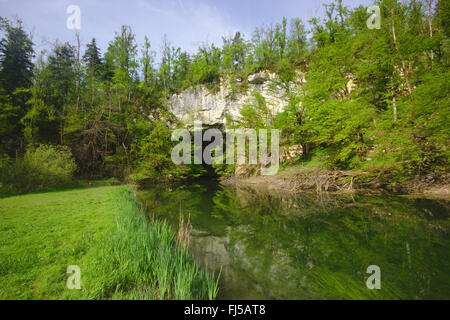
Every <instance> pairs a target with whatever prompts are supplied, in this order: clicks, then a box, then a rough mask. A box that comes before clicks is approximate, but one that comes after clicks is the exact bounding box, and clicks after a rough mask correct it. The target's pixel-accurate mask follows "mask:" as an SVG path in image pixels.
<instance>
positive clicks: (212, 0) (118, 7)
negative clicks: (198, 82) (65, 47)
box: [0, 0, 374, 53]
mask: <svg viewBox="0 0 450 320" xmlns="http://www.w3.org/2000/svg"><path fill="white" fill-rule="evenodd" d="M330 1H331V0H220V1H219V0H164V1H163V0H0V16H2V17H6V18H9V19H11V18H13V17H15V16H17V17H18V18H20V19H21V20H22V21H23V25H24V27H25V29H26V30H27V31H28V32H31V34H32V37H33V38H32V39H33V42H34V43H35V51H36V52H40V51H42V50H43V49H48V48H49V47H50V45H51V43H53V42H54V41H55V40H56V39H58V41H60V42H65V41H69V42H70V43H72V44H74V43H75V33H76V32H77V31H78V32H79V34H80V38H81V43H82V46H83V47H85V45H86V44H87V43H88V42H90V40H91V39H92V38H93V37H95V38H96V40H97V44H98V45H99V47H100V48H101V50H102V53H104V52H105V50H106V49H107V47H108V43H109V42H110V41H111V40H112V39H113V38H114V35H115V33H116V32H117V31H119V30H120V28H121V25H124V24H125V25H129V26H131V28H132V30H133V32H134V33H135V34H136V41H137V42H138V44H139V45H142V44H143V42H144V37H145V36H146V35H147V36H148V38H149V39H150V42H151V45H152V49H153V50H155V51H160V49H161V44H162V38H163V36H164V35H167V39H168V40H169V41H170V43H171V44H172V45H174V46H176V47H181V48H183V49H184V50H187V51H188V52H194V51H195V50H196V48H197V47H198V46H199V45H201V44H202V43H204V42H207V43H215V44H217V45H220V44H222V36H232V35H234V33H235V32H236V31H240V32H241V33H243V34H244V35H245V36H246V39H250V38H251V34H252V31H253V30H254V28H255V27H256V26H261V25H263V24H266V25H267V24H271V23H274V24H275V23H278V22H280V21H281V20H282V18H283V17H286V18H287V19H288V20H289V19H291V18H293V17H299V18H301V19H302V20H303V21H304V22H305V23H307V21H308V20H309V19H311V18H312V17H317V16H322V14H323V11H324V10H323V4H324V3H329V2H330ZM343 2H344V4H345V5H348V6H350V7H355V6H359V5H365V6H368V5H370V4H372V3H373V2H374V1H373V0H344V1H343ZM70 5H77V6H78V7H79V8H80V12H81V29H80V30H70V29H68V28H67V26H66V21H67V19H68V18H69V16H70V14H67V13H66V10H67V8H68V7H69V6H70Z"/></svg>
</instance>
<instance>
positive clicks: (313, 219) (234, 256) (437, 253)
mask: <svg viewBox="0 0 450 320" xmlns="http://www.w3.org/2000/svg"><path fill="white" fill-rule="evenodd" d="M139 197H140V199H141V201H142V202H143V203H144V205H146V207H147V212H148V213H149V216H154V217H155V218H157V219H162V218H163V219H167V220H169V222H171V223H172V224H173V225H174V226H177V225H178V221H179V212H180V204H181V209H182V211H183V213H184V214H190V216H191V222H192V225H193V228H194V230H197V231H202V233H201V237H203V238H202V239H201V243H202V245H203V246H207V247H208V248H209V249H208V250H209V251H211V250H213V251H212V252H214V250H216V251H217V252H216V255H215V259H217V258H218V255H220V256H224V257H223V259H221V258H220V257H219V259H218V260H217V261H218V262H220V263H222V262H223V263H225V260H227V262H226V263H227V265H228V266H230V268H233V270H231V271H230V270H228V271H227V272H231V273H232V275H230V277H231V276H232V277H233V279H234V281H235V282H236V285H237V286H238V285H242V286H247V287H250V286H251V287H253V288H254V290H256V291H257V292H258V294H260V295H261V296H265V297H273V298H304V299H308V298H350V299H352V298H370V297H374V298H416V297H421V298H433V297H439V298H449V297H450V293H449V288H450V286H449V284H450V279H449V276H447V274H446V271H447V269H446V267H447V265H448V262H449V255H448V248H449V240H448V202H445V203H443V204H439V203H437V202H436V203H435V202H433V203H428V202H423V201H418V200H409V199H406V198H401V197H393V196H390V197H387V196H364V195H354V196H350V195H349V196H342V195H340V196H338V195H329V194H328V195H322V196H317V195H315V194H302V195H281V194H272V193H267V192H262V191H256V190H253V189H233V188H228V187H227V188H218V187H217V186H208V185H204V184H198V185H197V184H191V185H183V186H161V185H160V186H155V187H153V188H151V189H148V190H145V191H140V192H139ZM430 210H431V214H430V212H428V211H430ZM199 241H200V239H199V240H198V241H197V242H198V243H200V242H199ZM208 243H211V245H208ZM219 247H220V248H219ZM225 256H226V257H225ZM211 257H212V255H211ZM205 259H206V258H205ZM224 259H225V260H224ZM372 264H376V265H378V266H380V267H381V270H382V290H380V291H377V290H375V291H370V290H368V289H367V288H366V286H365V279H367V277H368V275H367V274H366V269H367V267H368V266H369V265H372ZM223 275H225V270H224V273H223ZM252 283H253V284H252ZM265 290H266V291H265ZM256 291H255V292H256Z"/></svg>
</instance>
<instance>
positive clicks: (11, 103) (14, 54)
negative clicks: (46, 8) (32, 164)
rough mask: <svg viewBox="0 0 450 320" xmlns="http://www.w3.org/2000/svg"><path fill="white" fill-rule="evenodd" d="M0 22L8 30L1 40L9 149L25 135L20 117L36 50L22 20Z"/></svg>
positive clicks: (1, 124)
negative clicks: (13, 22) (22, 132)
mask: <svg viewBox="0 0 450 320" xmlns="http://www.w3.org/2000/svg"><path fill="white" fill-rule="evenodd" d="M0 24H1V29H0V30H1V31H4V32H5V35H4V37H3V38H2V39H1V40H0V91H1V98H0V114H1V115H0V140H1V141H2V145H4V144H5V145H6V143H7V141H6V140H8V141H9V143H8V145H9V147H8V149H9V150H8V151H12V150H14V149H15V147H17V143H18V141H20V138H21V136H22V134H21V131H22V129H23V127H22V124H21V122H20V119H21V118H22V117H23V116H24V115H25V114H26V112H27V110H26V102H27V100H28V99H29V98H30V94H29V92H28V88H29V87H30V86H31V84H32V77H33V68H34V65H33V63H32V58H33V54H34V50H33V42H32V41H31V39H30V37H29V36H28V35H27V34H26V33H25V31H24V30H23V27H22V23H21V21H20V20H17V21H16V22H15V24H12V23H11V22H10V21H8V20H7V19H3V18H0Z"/></svg>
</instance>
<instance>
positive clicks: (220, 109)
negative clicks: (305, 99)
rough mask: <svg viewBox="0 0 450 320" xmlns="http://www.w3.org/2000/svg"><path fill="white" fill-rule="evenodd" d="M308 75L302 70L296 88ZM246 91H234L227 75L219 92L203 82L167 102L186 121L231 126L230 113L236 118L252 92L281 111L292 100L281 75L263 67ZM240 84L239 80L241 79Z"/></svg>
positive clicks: (250, 98)
mask: <svg viewBox="0 0 450 320" xmlns="http://www.w3.org/2000/svg"><path fill="white" fill-rule="evenodd" d="M304 81H305V80H304V76H303V74H301V73H298V81H296V82H294V83H292V84H291V87H292V90H298V88H299V87H300V86H301V84H302V83H303V82H304ZM246 84H247V85H248V88H247V90H246V91H245V93H241V92H232V90H231V89H230V86H229V81H227V80H226V79H223V80H222V81H221V84H220V86H219V89H218V90H217V91H216V92H212V91H210V90H209V89H208V88H207V87H206V86H203V85H199V86H196V87H193V88H188V89H186V90H184V91H182V92H181V93H179V94H175V95H173V96H172V97H171V98H170V99H169V100H168V101H167V102H166V104H167V106H168V108H169V110H170V111H171V112H172V113H173V114H174V115H175V116H176V117H177V119H178V120H180V121H182V122H183V123H184V124H186V125H191V124H192V123H193V122H194V121H202V122H203V124H205V125H211V126H214V125H223V126H225V127H226V126H227V123H226V121H227V120H226V115H228V116H229V117H230V118H231V119H236V118H238V117H239V115H240V111H241V109H242V107H243V106H245V105H246V104H248V103H251V101H252V100H253V96H252V92H253V91H254V90H257V91H259V92H260V93H261V94H262V96H263V97H264V98H265V100H266V102H267V107H268V108H269V110H271V112H272V113H273V114H277V113H279V112H281V111H282V110H283V109H284V108H285V107H286V106H287V104H288V100H287V98H286V89H284V88H283V87H282V85H281V84H280V82H279V79H278V76H277V75H276V74H274V73H270V72H267V71H262V72H259V73H256V74H252V75H250V76H249V77H248V79H247V83H246ZM238 86H239V83H238Z"/></svg>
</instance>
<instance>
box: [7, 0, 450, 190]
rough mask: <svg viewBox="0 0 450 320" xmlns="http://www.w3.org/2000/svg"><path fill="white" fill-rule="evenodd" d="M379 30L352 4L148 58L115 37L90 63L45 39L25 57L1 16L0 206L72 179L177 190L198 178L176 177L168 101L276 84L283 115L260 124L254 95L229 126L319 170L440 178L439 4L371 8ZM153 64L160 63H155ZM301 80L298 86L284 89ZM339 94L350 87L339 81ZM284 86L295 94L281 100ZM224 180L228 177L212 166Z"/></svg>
mask: <svg viewBox="0 0 450 320" xmlns="http://www.w3.org/2000/svg"><path fill="white" fill-rule="evenodd" d="M377 5H378V6H379V7H380V9H381V28H380V29H369V28H368V27H367V23H366V22H367V19H368V18H369V16H370V15H369V14H368V13H367V8H366V7H365V6H359V7H356V8H349V7H346V6H344V5H343V3H342V1H341V0H335V1H334V2H331V3H330V4H327V5H325V12H326V14H325V16H324V17H321V18H319V17H318V18H313V19H311V20H310V21H302V20H300V19H298V18H294V19H291V20H290V21H288V20H287V19H286V18H284V19H283V20H282V21H280V22H279V23H276V24H270V25H263V26H259V27H256V28H255V29H254V32H253V33H252V34H251V35H249V36H248V38H246V37H245V36H244V35H243V33H240V32H236V33H235V35H234V36H233V37H223V43H222V44H221V46H218V45H215V44H208V43H204V44H203V45H201V46H200V47H199V48H198V50H197V51H196V52H195V53H189V52H187V51H185V50H183V48H179V47H176V46H173V45H172V44H171V43H170V41H169V40H168V39H167V38H164V41H163V43H164V45H163V47H162V49H161V50H160V52H159V53H158V54H157V53H156V52H155V48H153V47H152V45H151V41H150V38H149V37H145V40H144V42H143V43H138V41H137V39H136V36H135V34H134V33H133V30H132V29H131V27H130V26H127V25H124V26H122V28H121V30H118V31H117V32H116V35H115V37H114V38H113V39H111V41H110V42H109V45H108V48H107V50H106V52H101V51H100V49H99V47H98V45H97V42H96V39H95V38H93V39H92V40H91V41H90V42H89V43H88V44H87V45H86V47H83V46H82V45H81V41H80V36H79V34H77V36H76V41H75V42H74V43H68V42H66V43H61V42H58V41H55V42H54V44H53V45H52V47H51V48H50V49H48V50H44V51H42V52H36V49H35V44H34V43H33V41H32V38H31V36H30V33H29V30H25V29H24V27H23V25H22V22H21V21H20V20H19V19H12V20H11V19H9V18H7V17H2V18H1V21H0V23H1V42H0V91H1V95H0V110H1V112H0V141H1V142H0V194H4V195H10V194H17V193H26V192H30V191H34V190H38V189H42V188H49V187H56V186H61V185H66V184H70V183H71V182H72V181H73V179H87V180H95V179H104V178H115V179H118V180H120V181H127V182H130V181H132V182H140V181H147V180H154V181H160V180H164V181H165V180H168V179H173V178H177V179H186V178H190V177H198V176H201V175H204V174H206V170H205V169H204V168H203V167H202V166H198V165H197V166H195V165H192V166H186V165H182V166H176V165H174V164H173V163H172V161H171V158H170V150H171V149H172V147H173V146H174V142H172V141H171V139H170V136H171V130H172V129H173V128H176V127H179V126H181V124H180V123H179V121H177V119H176V118H175V117H174V115H173V114H172V113H171V112H170V111H169V109H168V107H167V104H166V101H167V100H168V98H169V97H170V96H171V95H173V94H175V93H179V92H181V91H183V90H184V89H186V88H190V87H194V86H196V85H205V86H207V87H208V89H209V90H211V91H212V92H214V90H217V88H218V86H219V85H220V83H221V82H226V83H227V85H228V86H229V87H230V88H231V90H232V92H245V91H246V90H247V85H248V82H247V79H248V76H249V75H251V74H254V73H256V72H259V71H262V70H268V71H270V72H273V73H276V74H277V75H278V81H279V83H278V84H279V85H280V86H282V87H283V88H285V89H286V95H287V98H288V101H289V103H288V104H287V105H286V106H284V109H283V110H284V111H283V112H281V113H280V114H277V115H273V114H270V113H269V112H268V111H267V110H268V109H267V103H266V101H265V100H264V98H263V97H261V95H260V94H259V93H258V92H253V93H252V95H253V96H254V97H255V101H253V102H252V103H249V104H248V105H246V106H245V107H244V108H243V109H242V111H241V117H240V119H237V120H236V119H235V120H234V121H233V126H235V127H246V128H255V129H256V128H266V129H270V128H276V129H280V130H281V132H282V136H281V143H282V145H283V146H292V145H301V146H302V148H303V150H304V152H303V154H302V155H301V156H299V157H297V158H296V159H295V160H293V161H291V162H290V163H287V164H284V166H287V167H289V166H291V165H296V164H301V163H307V162H308V161H312V159H320V165H321V166H323V167H324V168H328V169H338V170H354V171H358V170H359V171H360V172H367V173H369V175H371V176H379V175H383V177H385V179H386V181H387V182H396V181H404V180H408V179H411V178H413V177H417V176H425V175H429V174H432V175H434V176H437V177H440V176H444V175H445V174H446V173H447V172H448V159H449V150H448V145H449V141H450V136H449V130H448V124H449V123H450V119H449V117H450V108H449V101H450V99H449V92H450V90H449V89H450V88H449V81H448V79H449V62H450V61H449V50H450V47H449V32H450V27H449V22H450V2H449V1H444V0H439V1H432V0H426V1H419V0H410V1H407V2H403V1H397V0H382V1H378V2H377ZM157 57H159V58H157ZM299 73H302V74H304V77H305V83H304V84H303V85H302V86H295V85H294V86H292V84H293V83H296V81H297V80H298V79H297V76H298V74H299ZM350 81H351V84H352V85H350V86H349V82H350ZM293 87H294V89H292V88H293ZM216 171H217V173H219V174H232V172H233V171H232V170H230V168H225V169H224V168H223V167H220V166H219V167H218V168H216Z"/></svg>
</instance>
